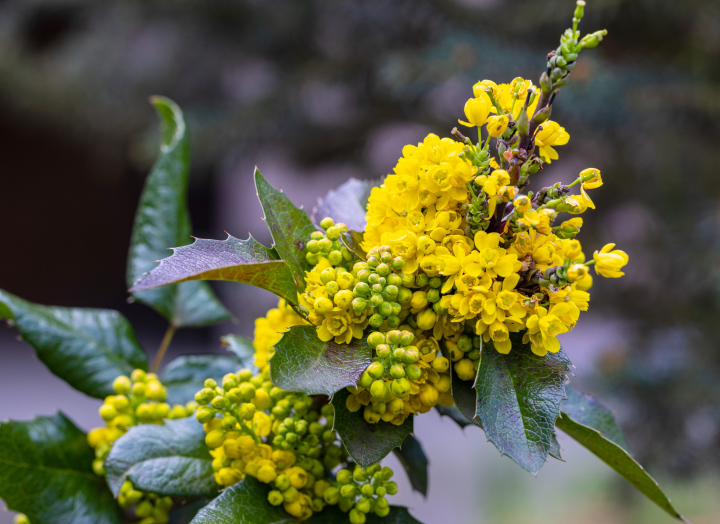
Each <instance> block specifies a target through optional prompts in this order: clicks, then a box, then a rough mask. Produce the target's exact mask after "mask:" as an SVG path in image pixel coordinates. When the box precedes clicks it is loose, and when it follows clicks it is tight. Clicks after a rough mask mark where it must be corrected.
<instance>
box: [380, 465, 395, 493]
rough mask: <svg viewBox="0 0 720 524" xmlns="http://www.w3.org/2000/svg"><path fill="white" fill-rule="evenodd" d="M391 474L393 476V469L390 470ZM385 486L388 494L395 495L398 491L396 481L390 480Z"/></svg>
mask: <svg viewBox="0 0 720 524" xmlns="http://www.w3.org/2000/svg"><path fill="white" fill-rule="evenodd" d="M383 469H385V468H383ZM388 469H390V468H388ZM390 476H391V477H392V470H390ZM385 488H386V489H387V492H388V495H395V494H396V493H397V484H395V483H394V482H388V483H387V484H385Z"/></svg>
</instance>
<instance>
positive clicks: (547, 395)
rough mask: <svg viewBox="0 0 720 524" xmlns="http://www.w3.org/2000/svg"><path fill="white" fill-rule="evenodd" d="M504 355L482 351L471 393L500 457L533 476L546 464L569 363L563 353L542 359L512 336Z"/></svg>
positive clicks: (490, 348)
mask: <svg viewBox="0 0 720 524" xmlns="http://www.w3.org/2000/svg"><path fill="white" fill-rule="evenodd" d="M512 340H513V346H512V351H510V353H509V354H507V355H503V354H501V353H498V352H497V351H496V350H495V348H494V347H493V346H492V344H486V345H485V346H484V348H483V353H482V360H481V362H480V368H479V369H478V376H477V382H476V385H475V390H476V391H477V409H476V414H477V416H478V418H479V419H480V422H481V423H482V425H483V428H484V429H485V434H486V435H487V437H488V439H489V440H490V441H491V442H492V443H493V444H495V446H496V447H497V448H498V449H499V450H500V452H501V453H503V454H505V455H508V456H509V457H510V458H512V459H513V460H514V461H515V462H517V463H518V464H519V465H520V466H522V467H523V468H525V469H527V470H528V471H530V472H531V473H536V472H537V471H538V470H539V469H540V468H541V467H542V465H543V464H544V463H545V461H546V460H547V456H548V453H549V452H550V448H551V440H552V434H553V430H554V428H555V419H557V417H558V415H559V414H560V402H561V401H562V400H564V399H565V386H564V382H565V377H566V376H567V373H568V365H569V364H570V361H569V360H568V358H567V356H565V353H564V352H563V350H562V349H560V351H559V352H558V353H548V354H546V355H545V356H543V357H539V356H537V355H535V354H534V353H533V352H532V351H531V350H530V346H529V344H522V339H521V338H520V337H519V336H517V335H513V337H512Z"/></svg>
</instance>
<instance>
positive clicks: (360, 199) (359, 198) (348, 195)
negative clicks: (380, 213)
mask: <svg viewBox="0 0 720 524" xmlns="http://www.w3.org/2000/svg"><path fill="white" fill-rule="evenodd" d="M380 184H382V181H381V180H357V179H355V178H351V179H349V180H348V181H347V182H345V183H343V184H342V185H341V186H340V187H338V188H337V189H331V190H330V191H329V192H328V194H327V195H325V196H324V197H323V198H322V199H321V200H320V201H319V202H318V205H317V206H316V207H315V209H314V210H313V220H314V221H315V223H316V224H319V223H320V221H321V220H322V219H323V218H325V217H330V218H332V219H333V220H334V221H335V223H338V222H342V223H344V224H345V225H346V226H347V227H348V229H351V230H355V231H365V214H366V213H367V203H368V198H370V191H372V188H373V187H378V186H379V185H380Z"/></svg>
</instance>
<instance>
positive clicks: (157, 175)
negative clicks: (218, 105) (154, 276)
mask: <svg viewBox="0 0 720 524" xmlns="http://www.w3.org/2000/svg"><path fill="white" fill-rule="evenodd" d="M151 101H152V103H153V105H154V106H155V109H156V110H157V112H158V115H159V116H160V121H161V131H162V137H161V141H160V153H159V156H158V159H157V161H156V162H155V165H154V166H153V168H152V171H151V172H150V175H149V176H148V179H147V181H146V182H145V189H143V193H142V196H141V197H140V203H139V205H138V210H137V213H136V215H135V226H134V228H133V234H132V239H131V241H130V254H129V256H128V270H127V283H128V286H132V285H133V284H134V283H135V282H136V281H137V279H138V278H140V277H141V275H143V273H145V272H147V271H150V270H151V269H153V268H154V267H155V262H156V261H157V260H159V259H161V258H164V257H165V255H166V254H167V248H169V247H173V246H182V245H184V244H186V243H187V242H189V241H190V215H189V213H188V210H187V203H186V202H187V186H188V174H189V171H190V145H189V141H188V130H187V129H186V127H185V120H184V118H183V114H182V111H180V108H179V107H178V106H177V105H175V103H174V102H173V101H172V100H169V99H167V98H162V97H153V98H152V100H151ZM132 293H133V295H134V296H135V298H136V299H137V300H139V301H140V302H143V303H144V304H147V305H148V306H151V307H152V308H154V309H155V310H156V311H158V312H159V313H160V314H162V315H163V316H165V317H166V318H167V319H168V320H169V321H170V322H171V323H172V324H174V325H175V326H176V327H181V326H204V325H207V324H213V323H215V322H221V321H223V320H228V319H230V314H229V313H228V312H227V310H226V309H225V308H224V307H223V306H222V304H220V302H219V301H218V299H217V298H216V297H215V294H214V293H213V291H212V289H210V286H208V285H207V284H206V283H203V282H192V283H189V284H182V285H176V286H172V287H167V288H163V289H153V290H148V289H147V288H143V289H142V290H140V289H138V290H135V291H132Z"/></svg>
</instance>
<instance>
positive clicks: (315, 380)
mask: <svg viewBox="0 0 720 524" xmlns="http://www.w3.org/2000/svg"><path fill="white" fill-rule="evenodd" d="M371 357H372V349H370V346H368V344H367V341H366V340H365V339H353V340H352V342H350V343H349V344H336V343H335V342H334V341H332V340H331V341H329V342H323V341H322V340H320V339H319V338H318V336H317V332H316V329H315V326H293V327H291V328H290V330H289V331H288V332H286V333H284V334H283V336H282V338H281V339H280V342H278V343H277V344H275V354H274V355H273V357H272V358H271V359H270V363H271V366H270V373H271V379H272V383H273V384H274V385H276V386H277V387H279V388H282V389H285V390H287V391H302V392H304V393H307V394H308V395H321V394H322V395H328V396H330V395H332V394H333V393H335V392H336V391H339V390H341V389H343V388H345V387H347V386H354V385H356V384H357V382H358V380H359V379H360V375H362V372H363V371H365V369H366V368H367V367H368V365H370V362H371Z"/></svg>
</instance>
